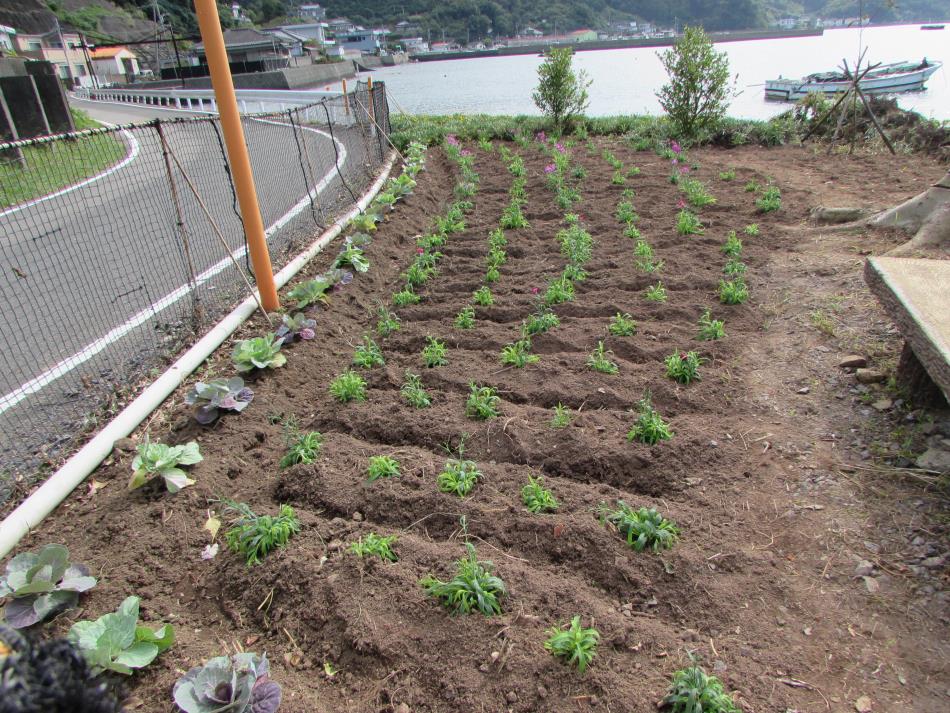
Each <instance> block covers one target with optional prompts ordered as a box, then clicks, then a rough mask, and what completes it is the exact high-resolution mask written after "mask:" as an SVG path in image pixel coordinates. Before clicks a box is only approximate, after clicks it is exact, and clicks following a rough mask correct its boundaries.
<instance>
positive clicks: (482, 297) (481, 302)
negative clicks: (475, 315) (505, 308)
mask: <svg viewBox="0 0 950 713" xmlns="http://www.w3.org/2000/svg"><path fill="white" fill-rule="evenodd" d="M472 302H474V303H475V304H477V305H478V306H479V307H490V306H491V305H493V304H495V298H494V297H493V296H492V293H491V290H490V289H489V288H488V287H486V286H484V285H482V286H481V287H479V288H478V289H477V290H475V291H474V292H473V293H472Z"/></svg>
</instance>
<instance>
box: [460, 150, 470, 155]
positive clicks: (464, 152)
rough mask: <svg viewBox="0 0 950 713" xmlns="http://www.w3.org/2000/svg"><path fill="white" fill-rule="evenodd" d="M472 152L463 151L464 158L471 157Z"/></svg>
mask: <svg viewBox="0 0 950 713" xmlns="http://www.w3.org/2000/svg"><path fill="white" fill-rule="evenodd" d="M471 155H472V152H471V151H469V150H468V149H462V156H471Z"/></svg>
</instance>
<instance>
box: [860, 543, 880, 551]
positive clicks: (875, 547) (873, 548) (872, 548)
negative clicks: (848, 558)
mask: <svg viewBox="0 0 950 713" xmlns="http://www.w3.org/2000/svg"><path fill="white" fill-rule="evenodd" d="M864 549H866V550H867V551H868V552H873V553H874V554H878V553H879V552H880V551H881V546H880V545H879V544H877V543H874V542H867V541H865V543H864Z"/></svg>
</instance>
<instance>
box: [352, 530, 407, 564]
mask: <svg viewBox="0 0 950 713" xmlns="http://www.w3.org/2000/svg"><path fill="white" fill-rule="evenodd" d="M396 540H397V537H396V535H389V536H388V537H380V536H379V535H377V534H376V533H375V532H371V533H369V534H368V535H367V536H366V537H365V538H363V537H361V538H359V539H358V540H357V541H356V542H354V543H353V544H352V545H350V552H352V553H353V554H354V555H356V556H357V557H379V558H380V559H381V560H383V561H384V562H395V561H396V560H397V559H399V558H398V557H396V553H395V552H393V550H392V546H393V543H394V542H396Z"/></svg>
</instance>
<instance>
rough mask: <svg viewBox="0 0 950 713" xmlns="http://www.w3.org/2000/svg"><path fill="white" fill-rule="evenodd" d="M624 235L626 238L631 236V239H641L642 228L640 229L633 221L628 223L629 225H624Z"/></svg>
mask: <svg viewBox="0 0 950 713" xmlns="http://www.w3.org/2000/svg"><path fill="white" fill-rule="evenodd" d="M623 236H624V237H625V238H630V239H631V240H639V239H640V229H639V228H638V227H637V226H635V225H633V224H632V223H631V224H628V225H627V226H626V227H624V229H623Z"/></svg>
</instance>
